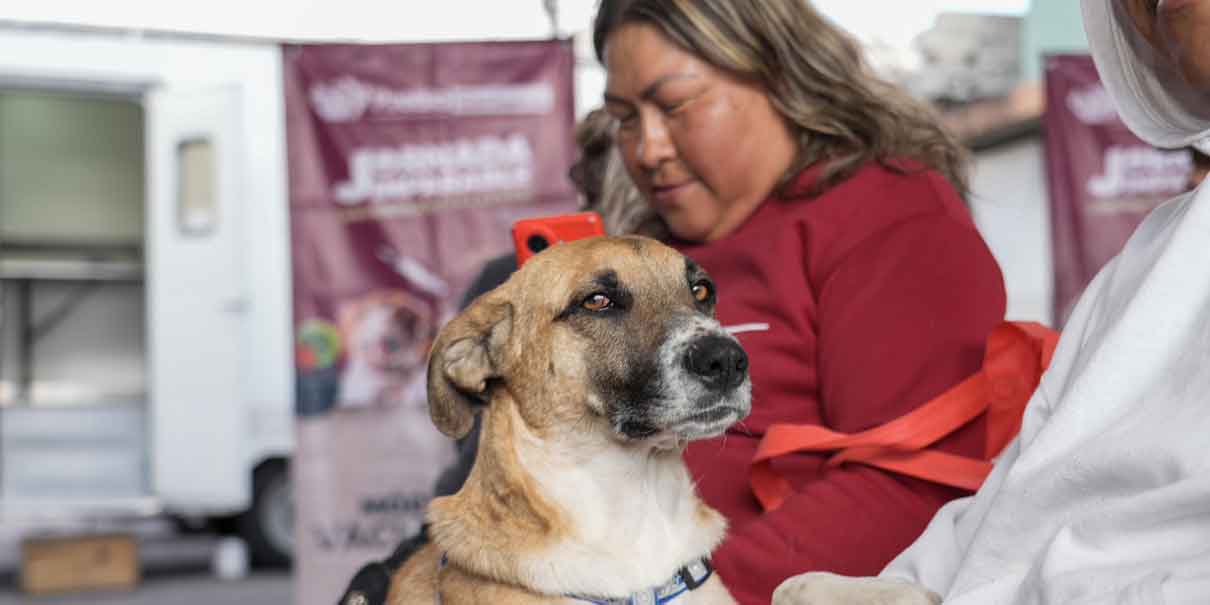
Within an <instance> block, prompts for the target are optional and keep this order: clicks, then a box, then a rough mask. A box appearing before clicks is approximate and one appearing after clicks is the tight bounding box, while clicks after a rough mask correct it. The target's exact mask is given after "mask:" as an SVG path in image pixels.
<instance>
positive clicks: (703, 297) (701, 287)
mask: <svg viewBox="0 0 1210 605" xmlns="http://www.w3.org/2000/svg"><path fill="white" fill-rule="evenodd" d="M691 291H692V292H693V299H694V300H696V301H697V302H706V301H708V300H710V295H711V294H713V293H714V289H713V288H711V287H710V284H709V283H708V282H704V281H700V282H697V283H696V284H693V289H692V290H691Z"/></svg>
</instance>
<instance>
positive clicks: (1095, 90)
mask: <svg viewBox="0 0 1210 605" xmlns="http://www.w3.org/2000/svg"><path fill="white" fill-rule="evenodd" d="M1067 108H1068V109H1070V110H1071V113H1073V114H1075V116H1076V119H1077V120H1079V121H1080V122H1082V123H1084V124H1108V123H1110V122H1116V121H1118V119H1119V118H1118V109H1117V107H1115V106H1114V104H1113V99H1111V98H1110V97H1109V91H1107V90H1105V87H1104V86H1102V85H1100V84H1095V85H1093V86H1088V87H1086V88H1081V89H1078V90H1073V91H1071V93H1070V94H1068V95H1067Z"/></svg>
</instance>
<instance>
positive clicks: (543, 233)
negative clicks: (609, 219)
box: [513, 212, 605, 267]
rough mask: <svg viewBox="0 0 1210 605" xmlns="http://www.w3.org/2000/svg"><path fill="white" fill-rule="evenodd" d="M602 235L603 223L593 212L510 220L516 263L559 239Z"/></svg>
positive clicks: (521, 263) (520, 263) (563, 240)
mask: <svg viewBox="0 0 1210 605" xmlns="http://www.w3.org/2000/svg"><path fill="white" fill-rule="evenodd" d="M598 235H605V223H604V222H602V221H601V215H599V214H597V213H595V212H575V213H572V214H556V215H553V216H540V217H536V218H527V219H521V220H519V221H517V222H515V223H513V246H515V247H516V249H517V266H518V267H520V266H521V265H523V264H525V261H527V260H529V257H531V256H533V255H535V254H537V253H539V252H541V251H543V250H545V249H547V248H549V247H551V246H553V245H555V244H557V243H559V242H569V241H571V240H575V239H584V238H586V237H595V236H598Z"/></svg>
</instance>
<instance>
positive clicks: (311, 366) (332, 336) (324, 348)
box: [294, 319, 340, 370]
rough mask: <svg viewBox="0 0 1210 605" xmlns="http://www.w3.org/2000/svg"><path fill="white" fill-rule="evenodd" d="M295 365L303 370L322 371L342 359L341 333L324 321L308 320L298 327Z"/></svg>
mask: <svg viewBox="0 0 1210 605" xmlns="http://www.w3.org/2000/svg"><path fill="white" fill-rule="evenodd" d="M294 356H295V363H296V364H297V365H298V367H299V369H302V370H322V369H325V368H330V367H332V366H333V365H335V364H336V360H337V359H339V358H340V332H339V331H338V330H337V329H336V326H334V325H332V324H331V323H330V322H327V321H324V320H322V319H308V320H305V321H303V322H302V323H301V324H299V326H298V338H297V341H296V344H295V351H294Z"/></svg>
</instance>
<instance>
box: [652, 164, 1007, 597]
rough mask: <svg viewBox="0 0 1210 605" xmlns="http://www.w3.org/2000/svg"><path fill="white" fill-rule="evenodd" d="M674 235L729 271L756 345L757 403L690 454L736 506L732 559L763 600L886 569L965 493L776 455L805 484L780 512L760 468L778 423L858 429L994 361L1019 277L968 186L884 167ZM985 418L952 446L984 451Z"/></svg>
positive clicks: (728, 312) (741, 583)
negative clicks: (997, 251) (988, 351)
mask: <svg viewBox="0 0 1210 605" xmlns="http://www.w3.org/2000/svg"><path fill="white" fill-rule="evenodd" d="M812 176H813V171H812V170H810V169H808V170H807V171H805V172H804V173H803V174H802V175H800V177H799V179H798V182H797V186H798V187H805V186H806V185H807V184H808V183H809V182H810V180H811V178H812ZM676 245H677V248H678V249H680V250H681V251H682V252H684V253H685V254H686V255H688V256H689V257H691V258H693V259H694V260H696V261H697V262H698V263H700V264H701V265H702V266H703V267H705V269H706V270H707V271H708V272H709V273H710V275H711V277H713V278H714V280H715V281H716V283H717V284H718V288H719V303H718V307H717V314H718V319H719V321H721V322H722V323H723V325H724V326H728V327H732V328H735V327H739V330H737V331H736V335H737V337H738V338H739V340H740V342H741V343H742V344H743V346H744V349H745V350H746V351H747V352H748V355H749V357H750V360H751V364H750V367H751V374H752V385H753V389H752V414H751V415H750V416H749V417H748V418H747V419H746V420H744V421H743V422H742V423H740V424H739V425H737V426H736V427H734V428H732V429H731V430H730V431H728V433H727V434H726V435H725V436H724V437H720V438H716V439H712V440H707V441H702V442H697V443H694V444H692V445H690V446H689V448H688V449H687V450H686V452H685V460H686V461H687V463H688V465H689V468H690V471H691V472H692V474H693V475H694V477H695V479H697V480H698V482H699V483H698V489H699V491H700V493H701V495H702V497H703V498H704V499H705V500H706V502H707V503H709V504H710V505H712V506H714V507H715V508H717V509H719V510H720V511H721V512H722V513H723V514H724V515H726V517H727V518H728V519H729V521H730V531H729V534H728V537H727V539H726V541H725V542H724V543H723V544H722V546H721V547H720V548H719V549H718V550H717V551H716V552H715V553H714V558H713V561H714V564H715V566H716V567H717V569H718V571H719V574H720V575H721V576H722V578H723V580H724V581H725V582H726V584H727V586H728V588H729V589H730V590H731V592H732V594H733V595H734V596H735V597H736V599H738V600H739V602H740V603H742V604H744V605H754V604H766V603H768V602H769V600H770V597H771V595H772V592H773V589H774V588H776V587H777V585H778V584H779V583H780V582H781V581H782V580H784V579H785V578H787V577H789V576H791V575H794V574H798V573H802V572H806V571H813V570H826V571H834V572H838V573H843V574H849V575H873V574H876V573H878V572H879V571H880V570H881V569H882V567H883V566H884V565H886V564H887V563H888V562H890V560H891V559H892V558H893V557H894V556H895V555H897V554H898V553H899V552H900V551H901V550H903V549H904V548H906V547H907V546H908V545H909V544H910V543H911V542H912V541H913V540H915V538H916V537H917V536H918V535H919V534H920V533H921V531H923V530H924V527H925V525H926V524H927V523H928V521H929V519H930V518H931V517H932V515H933V513H934V512H935V511H936V510H937V509H938V508H939V507H940V506H941V505H942V504H944V503H945V502H946V501H947V500H950V499H952V498H955V497H957V496H960V495H964V494H963V493H961V492H959V491H958V490H954V489H950V488H945V487H941V486H938V485H935V484H931V483H927V482H924V481H920V480H915V479H909V478H905V477H901V476H897V475H894V474H891V473H888V472H884V471H881V470H878V469H874V468H870V467H866V466H862V465H858V464H848V465H843V466H841V467H838V468H834V469H829V470H823V469H822V463H823V461H824V456H823V455H820V454H800V455H795V456H793V457H789V458H784V459H780V460H778V461H776V462H775V464H774V468H775V469H777V470H779V471H780V472H782V473H783V474H784V475H785V476H787V477H788V478H789V479H790V480H791V482H792V483H794V485H795V487H796V490H797V491H796V493H795V495H793V496H791V497H790V498H789V499H788V500H787V501H786V502H785V504H784V505H783V506H782V507H781V508H779V509H777V510H776V511H774V512H772V513H769V514H765V513H762V512H761V510H760V507H759V505H758V504H757V502H756V500H755V498H754V497H753V496H752V494H751V491H750V489H749V487H748V466H749V463H750V461H751V459H752V456H753V454H754V453H755V451H756V445H757V443H758V441H759V440H760V437H761V435H763V434H764V432H765V429H766V427H768V426H769V425H770V424H772V423H775V422H790V423H812V424H822V425H824V426H827V427H829V428H831V429H834V430H838V431H843V432H857V431H861V430H864V429H868V428H870V427H873V426H876V425H879V424H882V423H885V422H887V421H889V420H892V419H894V418H896V417H898V416H901V415H903V414H905V413H906V412H908V411H910V410H912V409H913V408H915V407H917V406H919V405H920V404H922V403H924V402H926V401H928V400H929V399H931V398H933V397H934V396H936V395H938V394H940V393H942V392H943V391H945V390H946V389H948V388H949V387H951V386H952V385H954V384H956V383H957V382H959V381H960V380H961V379H963V378H965V377H967V376H968V375H970V374H972V373H973V372H975V371H976V370H977V369H978V368H979V366H980V363H981V361H982V356H983V345H984V341H985V340H986V338H987V336H988V334H989V333H990V332H991V329H992V327H993V326H995V325H996V324H997V323H998V322H999V321H1000V320H1002V319H1003V316H1004V305H1005V296H1004V284H1003V278H1002V276H1001V274H1000V270H999V267H998V265H997V264H996V261H995V260H994V259H993V258H992V255H991V253H990V251H989V250H988V249H987V246H986V245H985V244H984V242H983V240H982V238H981V237H980V236H979V234H978V233H977V232H976V230H975V227H974V225H973V223H972V221H971V219H970V216H969V213H968V212H967V210H966V208H965V206H964V205H963V203H962V201H961V199H960V198H959V197H958V195H957V194H956V192H955V191H954V189H953V188H952V187H951V186H950V185H949V184H948V182H947V181H946V180H945V179H944V178H943V177H941V176H940V175H939V174H937V173H935V172H917V173H914V174H909V175H902V174H897V173H895V172H892V171H889V170H887V169H885V168H882V167H881V166H878V165H870V166H867V167H865V168H863V169H862V170H860V171H859V172H858V173H857V174H856V175H854V176H853V177H852V178H850V179H848V180H846V181H844V182H843V183H841V184H839V185H837V186H835V187H833V188H832V189H830V190H829V191H827V192H826V193H824V194H823V195H821V196H818V197H815V198H806V197H805V196H804V197H802V198H801V199H792V200H785V199H776V198H774V199H770V200H768V201H766V202H765V203H764V204H762V205H761V207H760V208H759V209H758V210H757V211H756V213H755V214H754V215H753V216H752V217H751V218H750V219H749V220H748V221H747V222H746V223H745V224H744V225H743V226H741V227H740V228H739V229H738V230H737V231H736V232H735V233H733V234H732V235H730V236H728V237H726V238H724V239H722V240H718V241H715V242H710V243H707V244H676ZM983 430H984V423H983V420H982V419H977V420H975V421H974V422H973V423H972V424H971V425H968V426H967V427H965V428H964V429H962V430H961V431H959V432H958V433H956V434H954V435H951V436H949V437H947V438H946V439H945V440H944V441H943V442H942V443H941V444H940V446H941V449H943V450H945V451H950V452H956V453H961V454H965V455H970V456H977V455H979V454H980V453H981V452H982V450H983Z"/></svg>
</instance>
